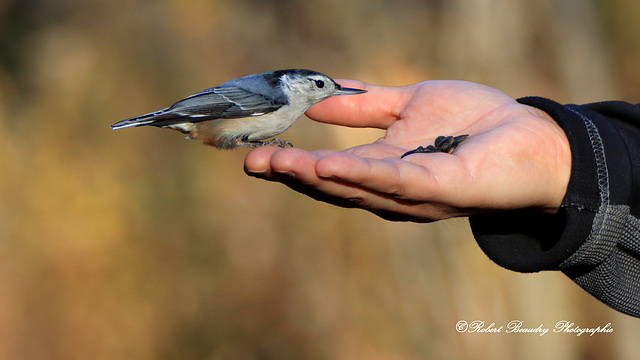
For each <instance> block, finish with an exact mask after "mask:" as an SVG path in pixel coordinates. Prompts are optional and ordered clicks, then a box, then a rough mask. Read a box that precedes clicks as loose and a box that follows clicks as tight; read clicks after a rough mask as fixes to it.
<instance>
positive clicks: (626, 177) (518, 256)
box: [469, 97, 640, 317]
mask: <svg viewBox="0 0 640 360" xmlns="http://www.w3.org/2000/svg"><path fill="white" fill-rule="evenodd" d="M518 102H520V103H522V104H525V105H529V106H533V107H536V108H538V109H541V110H543V111H545V112H546V113H548V114H549V115H551V116H552V117H553V118H554V119H555V120H556V121H557V122H558V124H559V125H560V126H561V127H562V128H563V129H564V131H565V133H566V134H567V138H568V139H569V143H570V147H571V157H572V166H571V178H570V180H569V186H568V190H567V194H566V195H565V198H564V201H563V203H562V207H561V209H560V211H559V213H558V214H557V215H544V214H540V213H534V212H529V211H513V212H507V213H499V214H490V215H479V216H472V217H471V218H470V219H469V221H470V223H471V229H472V231H473V234H474V236H475V238H476V241H477V242H478V245H480V247H481V248H482V250H483V251H484V252H485V253H486V254H487V256H489V257H490V258H491V259H492V260H493V261H495V262H496V263H497V264H498V265H500V266H503V267H505V268H507V269H510V270H514V271H520V272H537V271H542V270H559V271H562V272H564V273H565V274H566V275H567V276H569V277H570V278H571V279H572V280H573V281H575V282H576V283H577V284H578V285H580V286H581V287H582V288H584V289H585V290H586V291H588V292H589V293H590V294H592V295H593V296H595V297H596V298H598V299H599V300H601V301H602V302H604V303H605V304H607V305H609V306H611V307H612V308H614V309H616V310H619V311H621V312H623V313H626V314H629V315H633V316H637V317H640V220H639V219H640V104H639V105H632V104H629V103H625V102H619V101H611V102H602V103H595V104H588V105H583V106H578V105H561V104H558V103H556V102H553V101H551V100H548V99H544V98H539V97H527V98H522V99H518Z"/></svg>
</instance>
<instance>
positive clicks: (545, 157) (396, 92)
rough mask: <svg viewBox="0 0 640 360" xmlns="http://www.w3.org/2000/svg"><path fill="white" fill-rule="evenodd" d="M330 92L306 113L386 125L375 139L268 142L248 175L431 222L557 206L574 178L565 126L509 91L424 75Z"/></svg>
mask: <svg viewBox="0 0 640 360" xmlns="http://www.w3.org/2000/svg"><path fill="white" fill-rule="evenodd" d="M339 82H340V83H341V84H342V85H344V86H349V87H357V88H363V89H366V90H368V93H366V94H363V95H358V96H348V97H347V96H343V97H334V98H330V99H328V100H325V101H323V102H321V103H319V104H317V105H315V106H313V107H312V108H311V109H309V110H308V111H307V115H308V116H309V117H310V118H312V119H314V120H317V121H320V122H325V123H331V124H338V125H343V126H351V127H376V128H382V129H386V134H385V136H384V137H383V138H381V139H379V140H377V141H376V142H374V143H372V144H365V145H359V146H356V147H353V148H350V149H346V150H343V151H335V150H317V151H311V152H309V151H305V150H302V149H298V148H289V149H279V148H275V147H263V148H259V149H256V150H253V151H252V152H250V153H249V154H248V155H247V157H246V159H245V169H246V172H247V174H249V175H252V176H256V177H260V178H264V179H267V180H271V181H278V182H282V183H284V184H285V185H287V186H289V187H291V188H292V189H294V190H296V191H299V192H302V193H305V194H307V195H309V196H311V197H313V198H315V199H318V200H321V201H325V202H328V203H332V204H336V205H339V206H344V207H360V208H363V209H366V210H368V211H371V212H373V213H375V214H377V215H379V216H382V217H383V218H386V219H389V220H409V221H420V222H427V221H434V220H441V219H446V218H450V217H454V216H468V215H472V214H478V213H482V212H487V211H501V210H513V209H522V208H534V209H538V210H540V211H546V212H555V211H557V209H558V207H559V206H560V204H561V202H562V199H563V197H564V194H565V192H566V187H567V183H568V181H569V175H570V167H571V155H570V150H569V145H568V141H567V139H566V136H565V134H564V132H563V131H562V129H561V128H560V127H559V126H558V125H557V124H556V123H555V121H553V120H552V119H551V118H550V117H549V116H548V115H547V114H545V113H544V112H542V111H540V110H538V109H535V108H532V107H529V106H527V105H522V104H519V103H518V102H516V101H515V100H514V99H513V98H511V97H509V96H508V95H506V94H505V93H503V92H501V91H499V90H496V89H493V88H490V87H487V86H484V85H480V84H476V83H470V82H463V81H426V82H422V83H418V84H414V85H409V86H404V87H385V86H374V85H368V84H364V83H361V82H356V81H351V80H341V81H339ZM461 134H469V138H468V139H467V140H465V141H464V142H463V143H462V144H461V145H460V146H459V147H458V148H457V149H456V150H455V152H454V153H453V154H445V153H433V154H413V155H409V156H406V157H404V158H402V159H400V156H401V155H402V154H404V153H405V152H407V151H409V150H412V149H415V148H416V147H418V146H426V145H429V144H433V142H434V139H435V138H436V137H437V136H439V135H461Z"/></svg>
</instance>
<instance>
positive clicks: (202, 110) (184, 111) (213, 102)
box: [111, 84, 286, 129]
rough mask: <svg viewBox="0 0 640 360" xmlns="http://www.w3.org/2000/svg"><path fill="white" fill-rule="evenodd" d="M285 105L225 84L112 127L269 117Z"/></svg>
mask: <svg viewBox="0 0 640 360" xmlns="http://www.w3.org/2000/svg"><path fill="white" fill-rule="evenodd" d="M285 104H286V99H285V98H284V96H281V97H274V98H270V97H268V96H265V95H262V94H258V93H254V92H251V91H248V90H245V89H242V88H240V87H238V86H232V85H226V84H223V85H221V86H217V87H213V88H210V89H206V90H203V91H200V92H199V93H195V94H193V95H191V96H188V97H186V98H184V99H182V100H180V101H178V102H176V103H175V104H173V105H171V107H169V108H166V109H163V110H160V111H156V112H153V113H149V114H145V115H141V116H137V117H134V118H130V119H126V120H122V121H120V122H118V123H115V124H113V125H111V127H112V128H114V129H119V128H124V127H129V126H142V125H151V126H167V125H175V124H180V123H185V122H192V123H195V122H200V121H207V120H214V119H237V118H242V117H248V116H258V115H263V114H266V113H270V112H273V111H276V110H278V109H279V108H280V107H282V106H283V105H285Z"/></svg>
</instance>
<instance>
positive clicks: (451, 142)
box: [400, 134, 469, 159]
mask: <svg viewBox="0 0 640 360" xmlns="http://www.w3.org/2000/svg"><path fill="white" fill-rule="evenodd" d="M467 137H469V135H468V134H464V135H458V136H438V137H437V138H436V140H435V141H434V145H428V146H427V147H423V146H418V148H417V149H414V150H410V151H407V152H406V153H404V154H402V156H400V158H401V159H402V158H404V157H405V156H408V155H411V154H428V153H437V152H442V153H447V154H451V153H453V151H454V150H455V149H456V148H457V147H458V145H460V143H461V142H463V141H465V140H466V139H467Z"/></svg>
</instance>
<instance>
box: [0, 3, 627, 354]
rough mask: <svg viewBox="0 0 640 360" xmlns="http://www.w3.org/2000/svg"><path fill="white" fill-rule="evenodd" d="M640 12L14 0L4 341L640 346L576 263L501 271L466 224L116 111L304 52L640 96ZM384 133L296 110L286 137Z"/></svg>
mask: <svg viewBox="0 0 640 360" xmlns="http://www.w3.org/2000/svg"><path fill="white" fill-rule="evenodd" d="M638 18H640V3H638V2H637V1H633V0H613V1H578V0H569V1H567V0H543V1H536V2H533V1H525V0H519V1H509V2H506V1H493V0H471V1H462V0H450V1H436V0H431V1H418V0H401V1H398V0H394V1H391V0H368V1H352V2H345V1H337V0H323V1H306V2H298V1H292V0H268V1H261V2H253V1H249V0H234V1H231V0H217V1H205V0H197V1H190V2H185V1H178V0H163V1H152V0H127V1H124V0H115V1H109V2H98V1H83V0H3V1H0V174H1V175H0V359H65V360H69V359H337V360H339V359H380V360H382V359H385V360H386V359H426V358H437V359H461V358H464V359H489V358H492V359H494V358H505V359H541V358H544V359H585V358H589V359H597V358H608V359H631V358H632V357H635V351H636V347H637V342H638V340H639V339H640V323H638V322H637V320H635V319H632V318H630V317H626V316H623V315H621V314H618V313H616V312H615V311H613V310H611V309H609V308H607V307H606V306H604V305H602V304H600V303H599V302H598V301H597V300H595V299H593V298H591V297H590V296H589V295H587V294H586V293H585V292H583V291H582V290H581V289H579V288H578V287H577V286H576V285H574V284H573V283H572V282H571V281H570V280H569V279H567V278H566V277H564V275H562V274H560V273H542V274H535V275H523V274H517V273H512V272H509V271H505V270H503V269H500V268H498V267H497V266H495V265H494V264H493V263H491V262H490V261H489V260H488V259H487V258H486V257H485V256H484V255H483V254H482V252H481V251H480V250H479V249H478V248H477V246H476V245H475V242H474V240H473V238H472V236H471V235H470V232H469V230H468V224H467V222H466V220H464V219H459V220H452V221H446V222H442V223H436V224H429V225H423V224H405V223H390V222H385V221H383V220H381V219H378V218H376V217H375V216H373V215H370V214H368V213H365V212H362V211H358V210H344V209H338V208H335V207H331V206H327V205H325V204H321V203H317V202H315V201H313V200H310V199H308V198H305V197H304V196H302V195H300V194H297V193H294V192H292V191H290V190H288V189H286V188H284V187H283V186H280V185H277V184H271V183H267V182H262V181H258V180H255V179H250V178H248V177H246V176H245V175H244V173H243V171H242V159H243V156H244V155H245V154H246V152H247V151H246V150H237V151H233V152H229V151H216V150H214V149H212V148H204V147H202V146H201V145H200V144H199V143H196V142H186V141H184V140H182V139H181V138H180V136H179V135H177V134H176V133H173V132H170V131H166V130H157V129H149V128H141V129H130V130H127V131H122V132H112V131H110V129H109V125H110V124H111V123H113V122H115V121H118V120H120V119H123V118H127V117H130V116H134V115H137V114H140V113H144V112H148V111H151V110H155V109H157V108H161V107H164V106H166V105H167V104H170V103H172V102H173V101H175V100H178V99H180V98H182V97H184V96H185V95H188V94H191V93H193V92H195V91H198V90H201V89H204V88H208V87H210V86H213V85H217V84H220V83H222V82H224V81H226V80H229V79H231V78H235V77H238V76H242V75H247V74H251V73H255V72H261V71H269V70H275V69H281V68H292V67H305V68H310V69H314V70H318V71H322V72H325V73H327V74H329V75H331V76H334V77H336V78H355V79H360V80H363V81H366V82H370V83H376V84H385V85H403V84H409V83H413V82H418V81H422V80H427V79H433V78H455V79H465V80H471V81H477V82H482V83H485V84H487V85H490V86H494V87H498V88H500V89H502V90H504V91H506V92H507V93H509V94H511V95H512V96H514V97H519V96H524V95H542V96H548V97H552V98H554V99H557V100H558V101H563V102H577V103H583V102H589V101H597V100H606V99H621V100H629V101H634V102H638V91H639V90H640V70H639V69H640V67H638V63H640V40H639V38H638V36H637V35H638V33H640V29H639V27H640V25H639V24H640V23H639V22H638V21H637V19H638ZM311 134H314V136H311ZM380 136H381V133H380V131H378V130H367V129H341V128H337V127H331V126H327V125H320V124H315V123H312V122H310V121H305V120H301V121H299V122H298V123H297V124H296V125H295V126H294V127H293V128H292V129H291V130H289V131H288V132H287V133H286V136H285V137H286V138H287V139H288V140H291V141H292V142H293V143H294V144H296V145H297V146H301V147H303V148H307V149H313V148H319V147H325V148H344V147H349V146H353V145H357V144H360V143H363V142H367V141H372V140H375V139H376V138H378V137H380ZM461 319H465V320H469V321H472V320H478V319H480V320H485V321H486V322H488V323H490V322H495V323H506V322H508V321H510V320H514V319H519V320H523V321H524V322H525V323H527V324H530V325H531V326H534V327H535V326H537V325H539V324H545V325H546V326H549V327H551V326H553V324H555V322H556V321H559V320H570V321H573V322H576V323H577V324H579V325H582V326H602V325H605V324H606V323H608V322H611V323H612V326H613V327H614V330H615V331H614V333H613V334H608V335H602V334H600V335H598V334H596V335H595V336H593V337H588V336H586V335H585V336H581V337H577V336H574V335H565V334H548V335H546V336H543V337H539V336H528V335H515V334H511V335H508V334H501V335H496V336H492V335H482V334H458V333H457V332H456V331H455V324H456V322H457V321H458V320H461Z"/></svg>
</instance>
